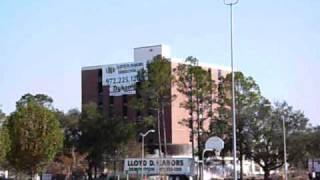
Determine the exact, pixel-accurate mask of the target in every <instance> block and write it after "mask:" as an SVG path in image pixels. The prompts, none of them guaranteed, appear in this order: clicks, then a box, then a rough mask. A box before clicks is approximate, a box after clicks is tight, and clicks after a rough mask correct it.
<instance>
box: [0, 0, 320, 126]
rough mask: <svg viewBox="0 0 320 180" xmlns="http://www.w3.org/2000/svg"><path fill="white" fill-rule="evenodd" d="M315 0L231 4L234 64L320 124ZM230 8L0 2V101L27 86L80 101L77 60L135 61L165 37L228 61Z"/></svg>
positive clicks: (165, 2) (150, 2)
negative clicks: (137, 49) (140, 51)
mask: <svg viewBox="0 0 320 180" xmlns="http://www.w3.org/2000/svg"><path fill="white" fill-rule="evenodd" d="M319 9H320V1H319V0H259V1H258V0H240V3H239V4H238V5H237V6H236V7H235V9H234V15H235V20H234V21H235V25H234V28H235V29H234V36H235V61H236V63H235V64H236V67H237V68H238V69H240V70H241V71H243V72H244V73H245V74H246V75H250V76H253V77H254V79H255V80H256V81H257V83H258V84H259V85H260V88H261V90H262V93H263V95H264V96H266V97H267V98H269V99H270V100H272V101H276V100H280V101H281V100H286V101H288V103H289V104H290V105H293V106H294V108H295V109H301V110H302V111H304V112H305V114H306V115H307V117H309V118H310V119H311V122H312V124H313V125H319V124H320V118H319V116H320V108H319V107H320V105H319V100H320V85H319V80H318V77H319V76H320V71H319V70H320V11H319ZM228 18H229V9H228V7H226V6H224V5H223V1H222V0H201V1H195V0H135V1H133V0H91V1H88V0H67V1H65V0H47V1H45V0H34V1H32V0H19V1H12V0H1V1H0V104H1V107H0V108H1V109H3V110H4V112H5V113H7V114H8V113H10V112H12V111H13V110H14V109H15V102H16V101H17V100H18V99H19V98H20V97H21V95H23V94H25V93H28V92H30V93H45V94H48V95H50V96H51V97H53V99H54V106H55V107H57V108H59V109H62V110H65V111H66V110H68V109H70V108H74V107H76V108H80V105H81V67H82V66H88V65H100V64H109V63H117V62H128V61H131V60H132V59H133V48H134V47H139V46H146V45H154V44H160V43H164V44H167V45H170V46H171V50H172V55H173V56H174V57H181V58H184V57H186V56H189V55H192V56H195V57H197V58H198V59H200V61H201V62H204V63H214V64H219V65H225V66H228V65H229V21H228V20H229V19H228Z"/></svg>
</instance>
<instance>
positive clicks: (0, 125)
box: [0, 109, 10, 167]
mask: <svg viewBox="0 0 320 180" xmlns="http://www.w3.org/2000/svg"><path fill="white" fill-rule="evenodd" d="M5 120H6V115H5V114H4V113H3V112H2V110H1V109H0V167H1V165H2V163H3V162H4V161H5V157H6V154H7V152H8V151H9V148H10V141H9V137H8V131H7V128H6V127H5V125H4V124H5V123H6V122H5Z"/></svg>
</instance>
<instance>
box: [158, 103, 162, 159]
mask: <svg viewBox="0 0 320 180" xmlns="http://www.w3.org/2000/svg"><path fill="white" fill-rule="evenodd" d="M157 121H158V145H159V157H161V153H162V147H161V146H162V145H161V127H160V126H161V124H160V111H159V109H157Z"/></svg>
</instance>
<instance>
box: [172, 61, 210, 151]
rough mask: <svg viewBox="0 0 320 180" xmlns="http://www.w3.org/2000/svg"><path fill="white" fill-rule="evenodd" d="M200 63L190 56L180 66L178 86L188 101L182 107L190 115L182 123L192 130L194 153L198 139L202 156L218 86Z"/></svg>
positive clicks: (178, 68)
mask: <svg viewBox="0 0 320 180" xmlns="http://www.w3.org/2000/svg"><path fill="white" fill-rule="evenodd" d="M198 61H199V60H198V59H196V58H194V57H191V56H190V57H187V58H186V60H185V64H179V65H178V67H177V69H176V74H177V78H178V79H177V81H176V85H177V90H178V91H179V92H180V93H181V94H182V95H184V96H185V97H186V99H187V100H186V101H184V102H182V103H181V104H180V107H182V108H184V109H186V110H188V111H189V114H190V117H189V118H187V119H182V120H181V121H180V123H181V124H182V125H184V126H187V127H188V128H190V131H191V141H192V146H193V147H192V149H193V151H194V144H195V143H194V142H193V141H194V139H195V138H194V137H197V138H196V139H197V140H198V143H197V144H198V153H199V154H201V152H202V149H203V146H204V141H205V139H206V136H207V134H208V132H207V129H206V128H205V126H204V123H205V121H208V120H209V119H212V116H213V103H214V101H213V93H214V92H215V88H216V86H215V83H214V81H213V80H212V77H211V73H210V71H209V70H205V69H204V68H202V67H200V66H198Z"/></svg>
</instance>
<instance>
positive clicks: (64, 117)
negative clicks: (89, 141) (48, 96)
mask: <svg viewBox="0 0 320 180" xmlns="http://www.w3.org/2000/svg"><path fill="white" fill-rule="evenodd" d="M57 114H58V117H59V120H60V123H61V125H62V128H63V131H64V143H63V151H62V153H61V154H59V157H58V158H56V159H57V160H58V161H59V162H61V163H60V164H61V166H64V167H65V168H64V169H66V170H67V178H69V176H71V174H72V173H73V171H75V170H76V168H77V167H79V166H81V165H80V164H79V160H80V159H83V156H85V155H84V154H80V153H79V150H78V147H79V139H80V134H81V132H80V129H79V120H80V116H81V113H80V111H79V110H78V109H70V110H69V111H68V112H67V113H63V112H59V111H58V112H57ZM63 162H69V163H65V164H63Z"/></svg>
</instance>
